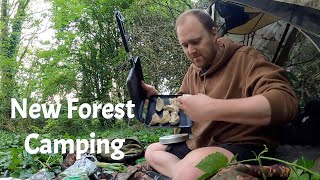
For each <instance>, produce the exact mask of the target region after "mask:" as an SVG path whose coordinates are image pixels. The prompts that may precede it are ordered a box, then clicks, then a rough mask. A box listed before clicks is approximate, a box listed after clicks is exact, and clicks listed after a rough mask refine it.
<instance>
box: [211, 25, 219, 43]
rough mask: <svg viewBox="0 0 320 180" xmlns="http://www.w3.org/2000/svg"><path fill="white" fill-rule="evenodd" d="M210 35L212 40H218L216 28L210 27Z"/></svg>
mask: <svg viewBox="0 0 320 180" xmlns="http://www.w3.org/2000/svg"><path fill="white" fill-rule="evenodd" d="M211 34H212V37H213V39H214V40H217V39H218V38H219V32H218V28H216V27H212V29H211Z"/></svg>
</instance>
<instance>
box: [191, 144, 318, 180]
mask: <svg viewBox="0 0 320 180" xmlns="http://www.w3.org/2000/svg"><path fill="white" fill-rule="evenodd" d="M266 152H268V149H267V148H265V149H264V150H263V151H262V152H261V153H260V154H258V155H256V158H255V159H248V160H243V161H238V162H235V159H236V156H235V157H234V158H233V159H232V160H231V161H230V162H228V159H227V157H226V156H225V155H223V154H222V153H220V152H216V153H212V154H210V155H208V156H207V157H205V158H204V159H203V160H201V162H199V163H198V164H197V165H196V167H197V168H199V169H200V170H202V171H203V172H204V174H203V175H202V176H200V177H199V178H198V179H199V180H202V179H207V178H209V177H211V176H213V175H214V174H216V173H217V172H218V171H219V170H220V169H221V168H225V167H227V166H230V165H235V164H238V163H246V162H252V161H257V162H258V163H259V165H260V166H261V167H262V164H261V160H262V159H266V160H271V161H275V162H279V163H282V164H285V165H287V166H288V167H290V168H291V171H290V175H289V177H288V179H289V180H297V179H299V180H307V179H314V180H319V179H320V174H319V173H316V172H313V171H311V169H312V168H313V166H314V165H315V163H314V162H313V161H312V160H307V159H304V158H303V157H302V158H301V159H299V160H296V161H294V162H292V163H290V162H287V161H284V160H281V159H277V158H272V157H265V156H264V155H263V154H264V153H266ZM262 175H263V178H264V179H266V176H265V172H263V171H262Z"/></svg>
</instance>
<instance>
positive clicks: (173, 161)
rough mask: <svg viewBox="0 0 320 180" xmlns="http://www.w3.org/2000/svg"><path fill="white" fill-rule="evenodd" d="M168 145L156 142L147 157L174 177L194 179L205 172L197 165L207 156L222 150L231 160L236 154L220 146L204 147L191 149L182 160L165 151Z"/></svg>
mask: <svg viewBox="0 0 320 180" xmlns="http://www.w3.org/2000/svg"><path fill="white" fill-rule="evenodd" d="M165 148H166V146H165V145H162V144H160V143H154V144H151V145H150V146H148V148H147V150H146V153H145V158H146V160H147V161H148V163H149V164H150V165H151V167H153V168H154V169H155V170H157V171H158V172H159V173H161V174H163V175H166V176H168V177H171V178H172V179H176V180H179V179H184V180H189V179H190V180H193V179H197V178H198V177H200V176H201V175H202V174H203V172H202V171H201V170H200V169H198V168H196V167H195V166H196V165H197V164H198V163H199V162H200V161H201V160H202V159H203V158H205V157H206V156H208V155H209V154H212V153H215V152H221V153H223V154H224V155H225V156H227V158H228V159H229V160H231V158H232V157H233V156H234V155H233V154H232V153H231V152H230V151H228V150H226V149H223V148H220V147H204V148H199V149H196V150H193V151H191V152H190V153H189V154H187V156H186V157H185V158H183V159H182V160H180V159H179V158H178V157H177V156H175V155H173V154H171V153H168V152H166V151H165Z"/></svg>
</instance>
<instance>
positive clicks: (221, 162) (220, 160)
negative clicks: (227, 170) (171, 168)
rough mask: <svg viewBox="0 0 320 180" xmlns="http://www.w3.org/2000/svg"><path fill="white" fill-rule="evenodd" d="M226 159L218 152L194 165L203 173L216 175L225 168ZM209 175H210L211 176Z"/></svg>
mask: <svg viewBox="0 0 320 180" xmlns="http://www.w3.org/2000/svg"><path fill="white" fill-rule="evenodd" d="M227 164H228V158H227V157H226V156H225V155H223V154H222V153H220V152H216V153H213V154H210V155H208V156H207V157H205V158H204V159H202V160H201V162H200V163H199V164H197V165H196V167H197V168H199V169H200V170H201V171H203V172H204V173H212V174H215V173H217V172H218V171H219V170H220V169H221V168H223V167H226V166H227ZM212 174H211V175H212Z"/></svg>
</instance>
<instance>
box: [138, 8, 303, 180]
mask: <svg viewBox="0 0 320 180" xmlns="http://www.w3.org/2000/svg"><path fill="white" fill-rule="evenodd" d="M176 30H177V35H178V40H179V43H180V45H181V47H182V49H183V50H184V53H185V54H186V56H187V57H188V59H190V60H191V61H192V64H191V65H190V67H189V69H188V72H187V73H186V74H185V77H184V79H183V82H182V85H181V87H180V90H179V94H190V95H191V96H181V97H179V98H178V101H179V102H180V103H181V107H180V108H181V109H182V110H183V111H184V113H185V114H186V115H187V116H188V117H189V118H190V119H192V120H193V126H192V128H191V132H192V138H191V139H190V140H189V141H187V142H186V143H185V144H182V145H178V146H176V147H174V148H172V149H171V150H170V151H169V152H167V151H166V147H167V146H165V145H162V144H159V143H155V144H151V145H150V146H148V148H147V150H146V153H145V157H146V160H147V162H148V163H149V164H150V165H151V166H152V167H153V168H154V169H155V170H157V171H158V172H160V173H161V174H163V175H166V176H168V177H171V178H173V179H184V180H187V179H196V178H198V177H199V176H201V175H202V174H203V172H202V171H201V170H199V169H198V168H196V167H195V166H196V165H197V164H198V163H199V162H200V161H201V160H202V159H203V158H204V157H206V156H207V155H209V154H212V153H214V152H221V153H223V154H224V155H226V156H227V157H228V159H229V160H230V159H231V158H232V157H233V156H234V155H235V154H238V156H237V159H238V160H244V159H249V158H254V155H253V153H252V152H251V151H254V152H256V153H259V152H261V151H262V150H263V149H264V145H266V146H267V147H268V148H269V149H272V148H275V147H276V146H277V141H278V138H277V133H276V128H274V127H275V125H278V124H281V123H286V122H288V121H289V120H291V119H292V118H293V117H294V116H295V114H296V112H297V107H298V103H297V98H296V95H295V93H294V91H293V90H292V88H291V87H290V83H289V82H288V80H287V79H286V78H285V77H284V76H283V73H284V70H283V69H282V68H281V67H278V66H276V65H274V64H272V63H271V62H269V61H268V60H267V59H266V58H265V57H264V56H263V55H262V54H260V53H259V52H258V51H256V50H255V49H253V48H252V47H247V46H243V45H242V44H237V43H233V42H232V41H231V40H229V39H226V38H218V33H217V28H216V27H214V22H213V20H212V19H211V17H210V16H209V15H208V14H207V13H206V12H204V11H202V10H189V11H186V12H184V13H183V14H181V15H180V16H179V17H178V19H177V21H176ZM142 87H143V88H144V90H145V91H146V92H147V95H148V97H149V96H151V95H155V94H157V91H156V90H155V88H154V87H153V86H151V85H148V84H145V83H144V82H142Z"/></svg>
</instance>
